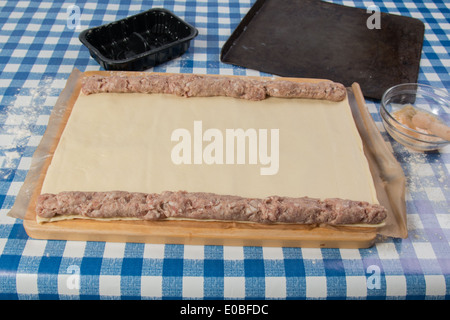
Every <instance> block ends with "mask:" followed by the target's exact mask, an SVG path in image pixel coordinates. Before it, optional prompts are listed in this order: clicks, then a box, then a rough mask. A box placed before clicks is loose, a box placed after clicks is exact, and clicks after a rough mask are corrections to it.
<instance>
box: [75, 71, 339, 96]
mask: <svg viewBox="0 0 450 320" xmlns="http://www.w3.org/2000/svg"><path fill="white" fill-rule="evenodd" d="M81 90H82V92H83V93H84V94H85V95H89V94H95V93H105V92H113V93H130V92H137V93H166V94H174V95H177V96H182V97H212V96H225V97H233V98H240V99H246V100H253V101H259V100H264V99H266V98H267V97H278V98H305V99H323V100H330V101H335V102H337V101H342V100H344V99H345V97H346V89H345V87H344V85H342V84H340V83H336V82H332V81H322V82H318V83H310V82H296V81H289V80H261V79H252V78H248V79H244V78H238V77H214V76H204V75H195V74H167V75H165V74H149V75H136V76H125V75H112V76H100V75H94V76H88V77H85V78H84V79H83V82H82V87H81Z"/></svg>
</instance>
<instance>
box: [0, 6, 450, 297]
mask: <svg viewBox="0 0 450 320" xmlns="http://www.w3.org/2000/svg"><path fill="white" fill-rule="evenodd" d="M333 2H335V3H339V4H344V5H348V6H354V7H360V8H367V7H368V6H369V5H371V4H375V5H377V6H378V7H379V8H380V9H381V11H383V12H389V13H393V14H400V15H404V16H411V17H414V18H418V19H420V20H422V21H423V22H424V23H425V26H426V32H425V41H424V47H423V52H422V60H421V68H420V75H419V82H421V83H425V84H430V85H433V86H436V87H441V88H445V89H447V90H449V89H450V76H449V71H450V55H449V51H450V3H449V2H448V1H444V0H434V1H433V0H405V1H396V0H393V1H378V0H377V1H373V2H372V1H360V0H355V1H351V0H348V1H341V0H336V1H333ZM253 3H254V0H240V1H238V0H221V1H206V0H203V1H181V0H175V1H174V0H172V1H156V0H155V1H145V2H140V1H131V3H129V2H128V1H117V0H110V1H105V0H102V1H99V2H94V1H86V0H72V1H62V0H58V1H49V0H44V1H32V0H31V1H9V0H0V72H1V77H0V205H1V210H0V299H86V298H87V299H125V298H132V299H141V298H143V299H170V298H172V299H190V298H193V299H250V298H255V299H259V298H263V299H332V298H338V299H347V298H349V299H372V298H375V299H386V298H387V299H411V298H413V299H414V298H415V299H446V298H449V297H450V243H449V241H450V212H449V203H450V202H449V199H450V181H449V171H450V149H449V148H446V149H443V150H442V151H441V152H440V153H426V154H424V153H417V152H413V151H410V150H407V149H405V148H404V147H402V146H401V145H399V144H398V143H396V142H395V141H393V140H392V139H391V138H389V137H388V136H387V134H386V132H385V131H384V128H383V127H382V125H381V123H380V117H379V115H378V108H379V104H378V103H376V102H373V101H367V106H368V108H369V111H370V112H371V114H372V116H373V118H374V120H375V121H376V124H377V125H378V127H379V129H380V131H381V133H382V135H383V137H384V138H385V139H386V141H387V142H388V143H389V145H390V146H392V149H393V152H394V155H395V157H396V158H397V159H398V161H399V162H400V164H401V165H402V167H403V169H404V172H405V175H406V177H407V193H406V205H407V211H408V230H409V237H408V238H407V239H390V238H388V239H382V240H381V241H378V242H377V243H376V244H375V245H374V246H373V247H371V248H368V249H323V248H322V249H319V248H317V249H316V248H277V247H275V248H272V247H239V246H194V245H172V244H171V245H162V244H141V243H110V242H83V241H55V240H36V239H32V238H29V237H28V236H27V234H26V232H25V230H24V227H23V224H22V221H21V220H20V219H13V218H11V217H9V216H7V213H8V211H9V209H10V208H11V207H12V206H13V204H14V201H15V198H16V195H17V194H18V192H19V189H20V187H21V185H22V184H23V181H24V179H25V176H26V174H27V172H28V169H29V168H30V161H31V157H32V155H33V153H34V151H35V149H36V147H37V145H38V144H39V142H40V139H41V137H42V135H43V133H44V131H45V129H46V125H47V123H48V120H49V115H50V112H51V111H52V108H53V106H54V104H55V102H56V100H57V98H58V95H59V93H60V92H61V90H62V88H63V87H64V85H65V82H66V80H67V78H68V76H69V74H70V73H71V72H72V70H73V69H74V68H78V69H80V70H81V71H86V70H100V67H99V65H98V64H97V63H96V62H95V61H94V60H93V59H92V58H91V57H90V56H89V52H88V50H87V49H86V48H85V47H84V46H82V45H81V43H80V42H79V40H78V34H79V32H80V31H81V30H83V29H86V28H89V27H94V26H98V25H101V24H104V23H107V22H111V21H114V20H117V19H120V18H124V17H127V16H129V15H132V14H135V13H139V12H141V11H144V10H147V9H149V8H151V7H164V8H166V9H169V10H171V11H173V12H174V13H175V14H176V15H178V16H180V17H181V18H183V19H184V20H185V21H187V22H189V23H191V24H193V25H195V27H196V28H197V29H198V30H199V35H198V36H197V37H196V38H195V40H193V41H192V42H191V47H190V49H189V50H188V52H186V53H185V54H184V55H183V56H182V57H180V58H177V59H175V60H172V61H170V62H167V63H165V64H163V65H160V66H158V67H155V68H154V69H153V70H154V71H158V72H175V73H178V72H182V73H201V74H206V73H210V74H237V75H264V74H262V73H260V72H257V71H253V70H247V69H245V68H240V67H235V66H231V65H226V64H223V63H221V62H220V60H219V53H220V49H221V47H222V45H223V44H224V43H225V41H226V40H227V39H228V37H229V36H230V34H231V32H232V31H233V30H234V28H235V27H236V26H237V25H238V23H239V22H240V21H241V19H242V18H243V17H244V15H245V14H246V13H247V11H248V10H249V8H250V7H251V6H252V4H253ZM70 5H76V6H78V7H79V8H80V16H79V17H80V20H79V22H80V28H79V29H76V28H75V29H74V28H72V27H70V26H71V25H70V24H69V17H68V12H67V8H68V7H69V6H70Z"/></svg>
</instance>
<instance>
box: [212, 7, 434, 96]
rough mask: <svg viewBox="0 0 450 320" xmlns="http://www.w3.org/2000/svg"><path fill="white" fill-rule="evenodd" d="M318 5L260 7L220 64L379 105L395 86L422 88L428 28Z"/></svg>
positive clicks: (394, 18)
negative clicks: (351, 89) (323, 83)
mask: <svg viewBox="0 0 450 320" xmlns="http://www.w3.org/2000/svg"><path fill="white" fill-rule="evenodd" d="M371 15H372V12H369V13H368V12H367V11H366V10H365V9H360V8H353V7H348V6H343V5H338V4H333V3H327V2H323V1H318V0H257V1H256V2H255V3H254V5H253V6H252V8H251V9H250V11H249V12H248V13H247V15H246V16H245V17H244V18H243V20H242V21H241V23H240V24H239V25H238V26H237V28H236V29H235V30H234V32H233V33H232V35H231V36H230V37H229V39H228V40H227V41H226V43H225V44H224V46H223V47H222V50H221V54H220V60H221V61H222V62H224V63H229V64H233V65H238V66H241V67H246V68H250V69H254V70H259V71H262V72H266V73H270V74H273V75H279V76H285V77H301V78H321V79H329V80H333V81H336V82H340V83H342V84H344V85H345V86H350V85H351V84H352V83H353V82H358V83H359V84H360V86H361V89H362V91H363V93H364V96H365V97H366V98H374V99H381V96H382V94H383V92H384V91H385V90H387V89H388V88H390V87H391V86H393V85H396V84H400V83H406V82H417V78H418V73H419V64H420V58H421V53H422V44H423V36H424V31H425V27H424V24H423V22H421V21H420V20H417V19H415V18H411V17H405V16H400V15H393V14H387V13H383V12H380V20H379V21H380V27H381V28H380V29H376V28H374V29H369V28H368V27H367V20H368V19H369V17H371Z"/></svg>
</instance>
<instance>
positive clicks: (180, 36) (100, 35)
mask: <svg viewBox="0 0 450 320" xmlns="http://www.w3.org/2000/svg"><path fill="white" fill-rule="evenodd" d="M197 34H198V30H197V29H196V28H195V27H193V26H192V25H190V24H188V23H186V22H185V21H183V20H182V19H180V18H179V17H177V16H176V15H174V14H173V13H172V12H170V11H169V10H166V9H163V8H153V9H150V10H147V11H144V12H141V13H139V14H136V15H133V16H130V17H127V18H125V19H122V20H118V21H115V22H111V23H108V24H105V25H102V26H99V27H95V28H91V29H87V30H84V31H82V32H81V33H80V35H79V39H80V41H81V43H83V44H84V45H85V46H86V47H87V48H88V49H89V52H90V54H91V56H92V58H94V59H95V60H96V61H97V62H98V63H99V64H100V65H101V66H102V67H103V68H104V69H105V70H127V71H142V70H145V69H149V68H151V67H154V66H156V65H159V64H161V63H163V62H166V61H169V60H171V59H174V58H177V57H179V56H181V55H182V54H184V53H185V52H186V51H187V50H188V49H189V45H190V41H191V40H192V39H193V38H195V37H196V36H197Z"/></svg>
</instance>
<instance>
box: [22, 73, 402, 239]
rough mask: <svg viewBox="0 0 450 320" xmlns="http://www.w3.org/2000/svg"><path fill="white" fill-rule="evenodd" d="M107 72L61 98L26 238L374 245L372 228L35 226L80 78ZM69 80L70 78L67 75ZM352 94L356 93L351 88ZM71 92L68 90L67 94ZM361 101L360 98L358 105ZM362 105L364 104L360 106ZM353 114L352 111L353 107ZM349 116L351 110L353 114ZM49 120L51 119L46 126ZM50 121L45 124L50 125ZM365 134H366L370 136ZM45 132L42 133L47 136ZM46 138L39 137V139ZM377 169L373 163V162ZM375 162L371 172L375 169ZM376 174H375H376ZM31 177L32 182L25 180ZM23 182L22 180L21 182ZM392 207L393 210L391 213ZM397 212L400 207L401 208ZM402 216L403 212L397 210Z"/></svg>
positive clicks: (27, 219)
mask: <svg viewBox="0 0 450 320" xmlns="http://www.w3.org/2000/svg"><path fill="white" fill-rule="evenodd" d="M92 74H103V75H105V74H108V75H109V74H111V72H87V73H85V74H82V75H80V76H77V74H75V77H76V78H77V80H76V83H75V85H72V86H67V87H66V88H65V89H64V91H63V93H62V94H61V95H65V96H67V97H68V98H67V99H66V100H67V101H62V102H60V103H63V104H64V103H65V104H67V107H65V108H64V109H65V111H64V114H63V116H62V121H61V123H60V124H59V125H58V128H56V130H55V132H56V134H54V138H52V143H51V147H50V149H49V150H48V151H46V152H48V154H49V155H50V156H49V157H47V158H46V161H45V163H44V164H43V165H42V167H41V168H39V169H38V170H37V172H35V173H33V174H30V175H34V176H35V177H36V178H35V180H36V183H35V185H34V187H33V190H32V194H31V197H30V199H29V202H28V205H27V209H26V215H25V217H24V221H23V225H24V228H25V230H26V232H27V234H28V235H29V236H30V237H32V238H36V239H56V240H82V241H111V242H138V243H166V244H169V243H171V244H197V245H239V246H282V247H327V248H330V247H331V248H367V247H370V246H372V245H373V244H374V242H375V241H376V239H377V236H378V234H379V230H378V229H377V228H372V227H371V228H362V227H332V226H326V227H310V226H305V225H290V224H276V225H263V224H255V223H239V222H218V221H186V220H184V221H180V220H178V221H173V220H166V221H121V220H115V221H96V220H81V219H75V220H66V221H58V222H52V223H44V224H38V223H37V222H36V213H35V201H36V198H37V196H38V195H39V194H40V190H41V186H42V182H43V180H44V177H45V172H46V169H47V167H48V166H49V164H50V162H51V154H53V152H54V150H55V148H56V146H57V143H58V140H59V137H60V136H61V133H62V132H63V130H64V126H65V124H66V122H67V119H68V118H69V116H70V112H71V109H72V107H73V105H74V103H75V101H76V97H77V96H78V94H79V92H80V78H81V76H84V75H92ZM71 77H73V74H72V76H71ZM291 80H292V81H319V80H312V79H291ZM354 90H356V91H359V96H360V97H362V94H361V93H360V89H359V87H358V86H355V88H354ZM68 91H70V92H68ZM362 103H363V102H362V101H361V100H359V104H362ZM363 107H364V106H363ZM355 110H356V109H355ZM353 112H355V111H354V110H353ZM51 122H52V118H50V123H51ZM50 123H49V125H50ZM370 132H372V131H370V130H369V131H368V132H367V134H371V133H370ZM46 134H47V132H46ZM43 139H46V136H45V135H44V138H43ZM375 166H376V164H375ZM375 166H374V164H372V166H371V170H372V169H373V170H378V169H377V168H376V167H375ZM376 176H379V174H378V173H377V174H376ZM30 179H32V178H30ZM375 182H376V187H377V192H378V191H379V192H381V193H382V194H385V193H386V191H385V184H383V183H382V182H381V181H377V180H375ZM26 183H27V181H26ZM380 203H382V204H383V205H386V206H387V207H388V208H389V211H390V212H391V213H390V214H391V215H397V214H398V213H397V212H396V211H397V210H395V208H392V207H393V206H392V204H391V203H390V200H389V197H385V196H382V197H381V198H380ZM392 209H394V210H392ZM400 209H402V208H400ZM400 213H402V212H400Z"/></svg>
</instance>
